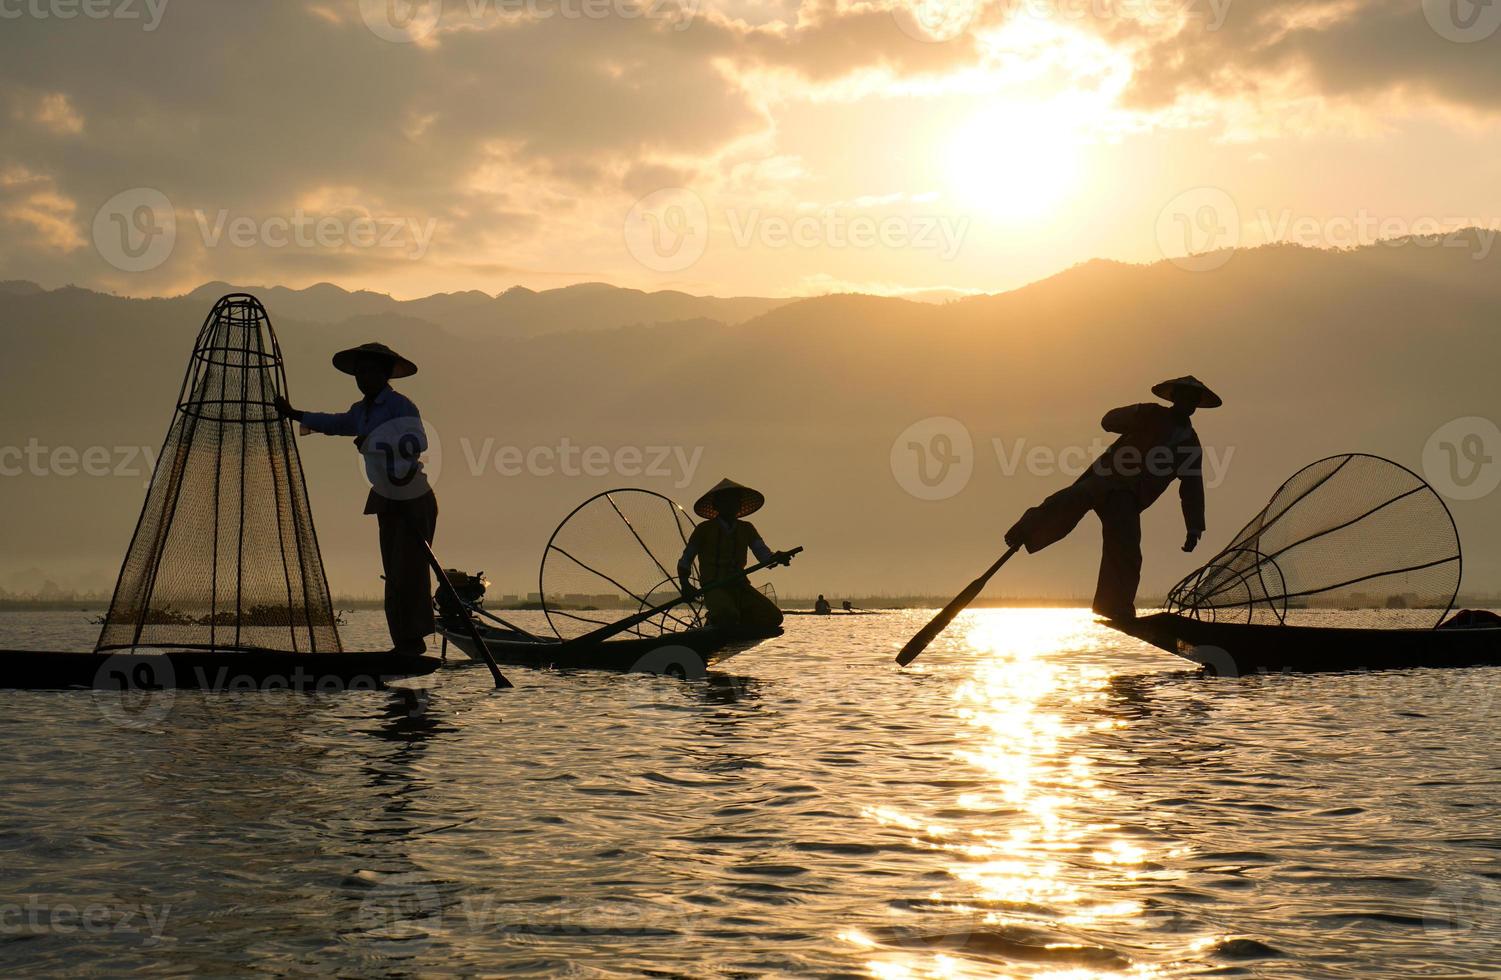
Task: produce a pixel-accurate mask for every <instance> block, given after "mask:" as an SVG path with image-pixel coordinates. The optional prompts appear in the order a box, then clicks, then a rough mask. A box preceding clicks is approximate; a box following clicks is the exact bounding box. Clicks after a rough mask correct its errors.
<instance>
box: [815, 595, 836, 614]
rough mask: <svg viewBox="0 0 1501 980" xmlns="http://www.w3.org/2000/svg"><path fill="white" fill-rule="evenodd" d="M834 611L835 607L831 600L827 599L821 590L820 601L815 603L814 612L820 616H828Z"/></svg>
mask: <svg viewBox="0 0 1501 980" xmlns="http://www.w3.org/2000/svg"><path fill="white" fill-rule="evenodd" d="M833 611H834V607H833V606H830V605H829V600H827V599H825V598H824V597H823V593H822V592H820V593H819V594H818V601H817V602H815V603H813V612H814V613H815V614H817V615H819V616H827V615H829V614H830V613H832V612H833Z"/></svg>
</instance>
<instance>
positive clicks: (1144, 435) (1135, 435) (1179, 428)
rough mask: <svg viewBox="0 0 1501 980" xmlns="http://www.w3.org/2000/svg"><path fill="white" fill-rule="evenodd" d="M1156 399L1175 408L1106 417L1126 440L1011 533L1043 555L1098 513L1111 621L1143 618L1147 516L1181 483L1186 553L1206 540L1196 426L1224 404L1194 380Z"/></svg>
mask: <svg viewBox="0 0 1501 980" xmlns="http://www.w3.org/2000/svg"><path fill="white" fill-rule="evenodd" d="M1152 394H1154V395H1156V396H1157V397H1158V398H1162V399H1164V400H1166V401H1169V402H1172V405H1171V406H1167V405H1157V404H1154V403H1151V402H1144V403H1142V404H1139V405H1127V406H1125V407H1124V408H1117V409H1112V410H1111V411H1109V412H1107V413H1106V414H1105V417H1104V419H1102V420H1101V422H1100V425H1101V426H1103V427H1104V429H1105V431H1106V432H1113V433H1116V434H1117V435H1119V437H1120V438H1118V439H1116V440H1115V442H1113V443H1111V445H1110V448H1109V449H1107V450H1105V452H1104V453H1103V454H1102V455H1101V456H1100V458H1099V459H1097V460H1095V461H1094V462H1093V463H1092V464H1091V465H1090V467H1089V468H1088V469H1087V470H1085V471H1084V473H1083V474H1082V475H1080V477H1079V478H1078V479H1077V480H1075V481H1074V483H1073V484H1072V485H1071V486H1068V487H1065V488H1064V489H1062V490H1059V491H1058V492H1057V493H1055V494H1053V495H1052V496H1051V497H1049V498H1047V499H1046V500H1044V501H1043V502H1042V503H1041V504H1039V505H1037V506H1036V507H1033V508H1032V509H1030V510H1028V511H1027V512H1026V513H1025V514H1023V515H1022V517H1021V520H1019V521H1017V522H1016V524H1015V525H1013V526H1012V528H1011V530H1009V531H1007V532H1006V544H1007V545H1008V546H1009V547H1012V548H1019V547H1022V546H1025V547H1026V549H1027V551H1028V552H1029V553H1031V552H1037V551H1041V550H1042V549H1043V548H1046V547H1047V546H1048V545H1050V544H1052V543H1053V542H1055V541H1059V540H1062V539H1063V538H1065V537H1067V536H1068V534H1069V532H1071V531H1073V529H1074V528H1075V527H1076V526H1078V523H1079V521H1080V520H1082V519H1083V517H1084V515H1085V514H1087V513H1089V512H1090V511H1094V513H1095V515H1096V516H1098V517H1099V519H1100V529H1101V531H1102V532H1103V538H1104V540H1103V547H1102V549H1101V552H1100V574H1099V579H1098V581H1097V582H1096V584H1095V593H1094V603H1093V607H1094V611H1095V612H1096V613H1098V614H1099V615H1101V616H1104V617H1106V618H1107V619H1132V618H1134V617H1135V615H1136V608H1135V606H1136V588H1137V586H1138V584H1139V583H1140V582H1141V512H1142V511H1144V510H1146V509H1147V508H1148V507H1150V506H1152V504H1153V503H1154V502H1155V501H1156V500H1157V498H1158V497H1160V496H1162V492H1163V491H1164V490H1166V489H1167V488H1168V485H1169V484H1170V483H1172V482H1173V481H1174V480H1177V481H1178V497H1179V499H1180V501H1181V504H1182V508H1183V523H1184V525H1185V526H1186V530H1187V532H1188V533H1187V536H1186V537H1185V538H1184V541H1183V550H1184V551H1193V550H1194V548H1196V547H1197V546H1198V544H1199V538H1200V536H1202V535H1203V533H1204V476H1203V453H1204V451H1203V448H1202V447H1201V446H1200V444H1199V437H1198V434H1197V433H1195V432H1194V427H1193V422H1192V421H1191V419H1192V416H1193V413H1194V410H1195V409H1199V408H1218V407H1219V406H1220V404H1221V402H1220V397H1219V396H1218V395H1216V394H1215V393H1214V392H1212V391H1210V390H1209V388H1208V387H1206V386H1205V385H1204V383H1203V382H1201V381H1200V380H1199V379H1197V378H1195V377H1193V376H1192V375H1189V376H1188V377H1183V378H1173V379H1172V380H1170V381H1164V382H1162V383H1161V384H1158V385H1154V386H1153V388H1152Z"/></svg>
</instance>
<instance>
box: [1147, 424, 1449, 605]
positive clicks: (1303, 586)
mask: <svg viewBox="0 0 1501 980" xmlns="http://www.w3.org/2000/svg"><path fill="white" fill-rule="evenodd" d="M1460 566H1461V560H1460V548H1459V532H1458V531H1457V530H1456V528H1455V526H1454V519H1453V518H1452V517H1451V516H1450V514H1449V508H1448V507H1447V506H1446V505H1445V504H1444V502H1443V500H1442V499H1441V498H1440V497H1439V495H1438V494H1437V493H1435V492H1434V490H1433V488H1432V487H1430V486H1429V485H1428V484H1427V483H1425V482H1423V480H1422V478H1421V477H1419V476H1418V475H1417V474H1416V473H1413V472H1412V471H1411V470H1409V469H1407V468H1406V467H1404V466H1400V465H1398V464H1396V463H1393V462H1392V461H1390V460H1387V459H1382V458H1381V457H1379V456H1367V455H1364V454H1360V453H1355V454H1350V455H1346V456H1331V457H1329V458H1328V459H1323V460H1320V461H1318V462H1317V463H1314V464H1312V465H1310V466H1307V467H1304V468H1303V469H1301V470H1299V471H1298V472H1297V473H1296V474H1294V475H1293V476H1292V478H1291V479H1289V480H1288V481H1287V482H1286V483H1284V484H1283V485H1282V486H1281V487H1280V488H1279V489H1278V490H1277V492H1276V493H1274V494H1273V495H1272V499H1271V502H1270V503H1268V504H1267V505H1266V508H1265V509H1263V510H1262V511H1261V513H1259V514H1257V515H1256V516H1255V517H1254V518H1252V520H1251V522H1250V523H1249V524H1247V525H1246V526H1245V527H1244V528H1242V529H1241V531H1240V533H1239V534H1237V535H1236V536H1235V538H1234V539H1233V540H1232V541H1231V542H1230V544H1229V546H1228V547H1226V548H1225V550H1223V551H1221V552H1220V553H1219V554H1218V555H1215V556H1214V558H1213V559H1211V560H1210V561H1209V562H1208V563H1206V564H1205V565H1204V566H1203V567H1202V568H1200V569H1199V570H1198V571H1196V572H1194V573H1193V574H1192V575H1189V576H1188V577H1187V578H1185V579H1184V580H1183V581H1182V582H1179V583H1178V584H1177V585H1176V586H1174V588H1173V590H1172V592H1171V593H1170V594H1169V596H1168V611H1169V612H1176V613H1181V614H1183V615H1188V616H1193V617H1195V618H1198V619H1206V620H1216V621H1224V622H1250V623H1288V624H1297V623H1299V622H1306V621H1309V620H1310V619H1311V618H1313V615H1312V614H1313V611H1316V610H1326V609H1364V610H1368V611H1373V612H1372V613H1371V615H1370V616H1369V617H1368V618H1370V619H1372V620H1375V621H1376V622H1375V623H1373V624H1375V625H1383V626H1393V627H1395V626H1413V627H1418V626H1423V627H1427V626H1436V625H1438V623H1439V622H1441V621H1442V620H1443V618H1444V616H1445V614H1446V613H1447V612H1448V610H1449V608H1450V607H1451V606H1452V605H1453V604H1454V597H1455V594H1456V593H1457V592H1458V591H1459V577H1460Z"/></svg>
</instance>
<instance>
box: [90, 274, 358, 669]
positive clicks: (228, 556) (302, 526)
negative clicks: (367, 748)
mask: <svg viewBox="0 0 1501 980" xmlns="http://www.w3.org/2000/svg"><path fill="white" fill-rule="evenodd" d="M286 388H287V384H286V374H285V372H284V370H283V368H282V358H281V349H280V347H279V346H278V344H277V341H276V334H275V333H273V332H272V329H271V321H270V320H269V319H268V318H267V316H266V310H265V308H264V307H262V306H261V304H260V303H259V302H258V301H257V300H256V299H255V298H254V297H253V296H247V295H242V294H237V295H230V296H225V297H224V298H223V299H221V300H219V302H218V303H216V304H214V308H213V310H212V311H211V312H210V313H209V315H208V319H207V320H205V321H204V324H203V328H202V329H201V330H200V331H199V332H198V340H197V343H196V344H195V346H194V348H193V355H192V357H191V359H190V360H189V361H188V371H187V375H186V377H185V378H184V380H183V385H182V389H181V391H180V392H179V394H178V399H177V401H178V404H177V411H176V414H175V415H174V416H173V418H172V426H171V428H170V429H169V430H168V431H167V441H166V443H165V445H164V446H163V447H162V454H161V457H160V458H159V459H158V461H157V465H156V471H155V473H153V474H152V477H151V488H150V490H148V491H147V493H146V504H145V506H144V507H143V508H142V510H141V518H140V521H139V523H138V524H137V525H136V530H135V536H134V537H133V538H132V539H131V542H130V550H129V551H128V552H126V555H125V562H124V564H123V565H122V567H121V569H120V578H119V581H118V582H117V583H116V585H115V595H114V599H113V601H111V603H110V607H109V613H108V614H107V615H106V617H105V623H104V629H103V630H101V631H100V634H99V643H98V646H97V649H100V650H112V649H120V648H125V647H143V646H144V647H174V648H178V647H180V648H189V649H209V650H244V649H265V650H281V651H288V652H302V653H307V652H319V653H328V652H336V651H338V650H340V645H339V632H338V628H337V627H336V626H335V623H334V612H333V607H332V604H331V603H330V601H329V595H328V581H327V579H326V578H325V577H324V573H323V559H322V557H321V555H320V554H319V551H318V539H317V536H316V534H315V533H314V531H313V516H312V511H311V509H310V508H309V506H308V497H307V487H306V485H305V484H304V482H303V476H302V461H301V459H300V458H299V457H298V455H297V446H296V443H295V442H294V440H293V437H292V431H291V428H292V427H291V425H290V424H289V423H287V422H285V421H283V420H282V419H280V418H279V417H278V416H277V413H276V409H275V407H274V404H273V401H274V399H275V398H276V396H278V395H283V394H285V392H286Z"/></svg>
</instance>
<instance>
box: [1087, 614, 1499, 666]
mask: <svg viewBox="0 0 1501 980" xmlns="http://www.w3.org/2000/svg"><path fill="white" fill-rule="evenodd" d="M1108 625H1109V626H1110V627H1112V628H1113V629H1116V630H1119V631H1120V632H1122V633H1125V634H1127V635H1129V636H1134V637H1136V638H1137V639H1139V640H1145V641H1146V642H1148V643H1150V644H1152V645H1153V646H1155V647H1157V648H1159V649H1162V650H1166V651H1167V652H1168V653H1172V654H1176V655H1178V656H1180V657H1183V658H1184V659H1187V660H1192V661H1193V662H1195V663H1198V664H1203V665H1204V666H1205V667H1208V668H1209V669H1210V670H1212V671H1214V672H1215V673H1217V674H1220V675H1222V676H1237V675H1244V674H1257V673H1283V672H1289V671H1290V672H1295V673H1310V672H1327V671H1341V670H1398V669H1404V668H1412V667H1481V666H1488V665H1501V628H1495V627H1477V628H1462V629H1360V628H1356V627H1334V626H1285V625H1280V624H1263V623H1215V622H1207V621H1203V620H1198V619H1193V618H1191V617H1189V616H1180V615H1177V614H1175V613H1156V614H1154V615H1151V616H1143V617H1141V618H1140V619H1133V620H1111V621H1109V623H1108Z"/></svg>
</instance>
